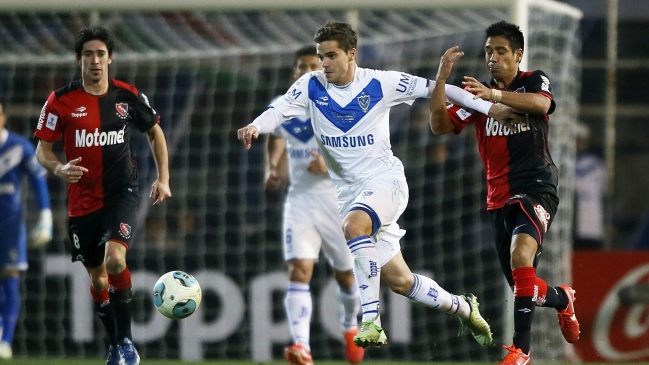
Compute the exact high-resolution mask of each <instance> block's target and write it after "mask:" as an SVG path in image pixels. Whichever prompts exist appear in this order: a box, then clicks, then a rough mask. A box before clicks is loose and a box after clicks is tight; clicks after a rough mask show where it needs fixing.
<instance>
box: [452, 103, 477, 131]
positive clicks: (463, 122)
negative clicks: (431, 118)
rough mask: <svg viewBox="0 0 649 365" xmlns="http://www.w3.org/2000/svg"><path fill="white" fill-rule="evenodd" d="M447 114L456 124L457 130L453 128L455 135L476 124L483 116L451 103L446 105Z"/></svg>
mask: <svg viewBox="0 0 649 365" xmlns="http://www.w3.org/2000/svg"><path fill="white" fill-rule="evenodd" d="M446 112H447V113H448V116H449V117H450V118H451V121H452V122H453V124H455V128H453V133H455V134H459V133H460V132H462V129H464V127H466V126H467V125H469V124H470V123H472V122H474V121H475V120H476V119H478V118H480V116H481V115H482V114H480V113H479V112H476V111H474V110H472V109H469V108H466V107H462V106H461V105H455V104H450V103H449V104H447V105H446Z"/></svg>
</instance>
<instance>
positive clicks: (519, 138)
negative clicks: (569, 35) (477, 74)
mask: <svg viewBox="0 0 649 365" xmlns="http://www.w3.org/2000/svg"><path fill="white" fill-rule="evenodd" d="M486 35H487V39H486V43H485V58H486V61H487V66H488V67H489V70H490V72H491V76H492V77H493V78H492V79H491V80H490V81H489V82H486V83H481V82H479V81H478V80H476V79H474V78H473V77H467V76H465V78H464V82H463V84H464V85H465V86H466V89H467V90H468V91H470V92H472V93H474V94H475V95H476V98H482V99H485V100H491V101H493V102H495V103H501V104H504V105H507V106H509V107H511V108H512V109H513V110H515V111H516V112H517V114H518V115H520V118H519V119H518V120H511V121H510V122H509V123H505V124H501V123H499V122H498V121H495V120H493V118H489V117H487V116H485V115H483V114H480V113H476V112H474V111H473V110H469V109H466V108H462V107H460V106H456V105H452V104H449V105H446V97H445V91H444V87H436V88H435V90H434V91H433V94H432V95H431V129H432V130H433V133H435V134H446V133H450V132H453V133H456V134H457V133H460V131H461V130H462V129H463V128H464V127H465V126H466V125H468V124H469V123H473V124H474V125H475V131H476V137H477V139H478V145H479V150H480V156H481V157H482V160H483V162H484V165H485V171H486V175H487V188H488V193H487V210H488V211H489V214H490V217H491V222H492V226H493V229H494V235H495V244H496V249H497V251H498V257H499V260H500V265H501V268H502V270H503V273H504V274H505V277H506V278H507V281H508V282H509V284H510V285H511V286H512V288H513V290H514V309H515V310H514V339H513V344H512V346H504V347H505V348H506V349H507V350H508V355H507V356H506V357H505V359H504V360H503V361H502V362H501V364H502V365H508V364H511V365H513V364H518V365H525V364H528V363H529V361H530V357H529V355H530V332H531V326H532V317H533V314H534V308H535V307H536V306H540V307H552V308H555V309H557V311H558V313H559V323H560V325H561V332H562V334H563V336H564V338H565V339H566V340H567V341H568V342H571V343H572V342H575V341H576V340H577V339H578V337H579V323H578V322H577V319H576V317H575V316H574V307H573V301H574V293H575V292H574V290H573V289H572V288H571V287H569V286H566V285H563V286H558V287H551V286H549V285H548V284H547V283H546V282H545V281H544V280H542V279H540V278H538V277H537V276H536V265H537V264H538V257H539V256H538V255H537V253H540V252H541V248H542V244H543V237H544V236H545V234H546V233H547V230H548V228H549V226H550V223H551V222H552V219H553V218H554V216H555V214H556V211H557V206H558V204H559V198H558V196H557V183H558V173H557V167H556V166H555V164H554V162H553V161H552V157H551V156H550V151H549V145H548V129H549V122H550V118H549V114H552V112H553V111H554V109H555V102H554V100H553V97H552V89H551V87H550V80H549V79H548V77H547V76H546V75H545V73H544V72H543V71H540V70H537V71H531V72H524V71H520V70H519V67H518V66H519V63H520V61H521V58H522V57H523V43H524V38H523V34H522V32H521V31H520V29H519V28H518V26H516V25H514V24H510V23H506V22H504V21H501V22H498V23H495V24H492V25H491V26H489V27H488V28H487V30H486ZM463 55H464V53H463V52H461V51H459V50H458V47H453V48H451V49H449V50H448V51H446V53H445V54H444V55H443V56H442V59H441V62H440V66H439V71H438V74H437V85H444V84H445V82H446V79H447V78H448V76H449V75H450V72H451V69H452V67H453V63H454V62H455V61H457V60H458V59H459V58H460V57H462V56H463Z"/></svg>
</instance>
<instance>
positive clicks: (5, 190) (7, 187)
mask: <svg viewBox="0 0 649 365" xmlns="http://www.w3.org/2000/svg"><path fill="white" fill-rule="evenodd" d="M15 192H16V187H15V186H14V184H13V183H4V184H0V195H12V194H14V193H15Z"/></svg>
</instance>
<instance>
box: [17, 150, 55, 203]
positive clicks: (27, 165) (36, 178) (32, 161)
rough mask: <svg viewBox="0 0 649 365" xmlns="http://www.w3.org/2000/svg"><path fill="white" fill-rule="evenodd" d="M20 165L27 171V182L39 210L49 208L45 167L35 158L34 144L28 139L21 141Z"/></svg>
mask: <svg viewBox="0 0 649 365" xmlns="http://www.w3.org/2000/svg"><path fill="white" fill-rule="evenodd" d="M22 145H23V160H22V162H21V163H22V166H23V168H24V169H25V171H26V172H27V176H28V178H29V182H30V184H31V186H32V189H33V190H34V198H35V200H36V203H37V204H38V208H39V209H40V210H43V209H50V194H49V192H48V190H47V182H46V181H45V169H44V168H43V166H41V165H40V164H39V163H38V161H37V160H36V152H35V150H34V146H32V144H31V143H29V141H27V140H25V141H24V142H23V143H22Z"/></svg>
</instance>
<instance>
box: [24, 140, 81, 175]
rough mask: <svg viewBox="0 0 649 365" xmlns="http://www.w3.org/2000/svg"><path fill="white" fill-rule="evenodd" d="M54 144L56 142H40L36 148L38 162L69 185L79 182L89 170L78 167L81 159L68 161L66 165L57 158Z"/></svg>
mask: <svg viewBox="0 0 649 365" xmlns="http://www.w3.org/2000/svg"><path fill="white" fill-rule="evenodd" d="M53 144H54V142H50V141H46V140H43V139H41V140H40V141H38V145H37V146H36V159H37V160H38V162H39V163H40V164H41V165H42V166H43V167H45V169H46V170H47V171H49V172H51V173H52V174H54V176H56V177H58V178H60V179H62V180H63V181H65V182H67V183H68V184H74V183H77V182H79V180H80V179H81V177H82V176H83V174H84V173H86V172H88V169H87V168H85V167H83V166H78V164H79V163H80V162H81V157H77V158H75V159H74V160H71V161H68V163H66V164H65V165H64V164H63V163H62V162H61V161H60V160H59V159H58V157H56V154H54V151H52V145H53Z"/></svg>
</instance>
